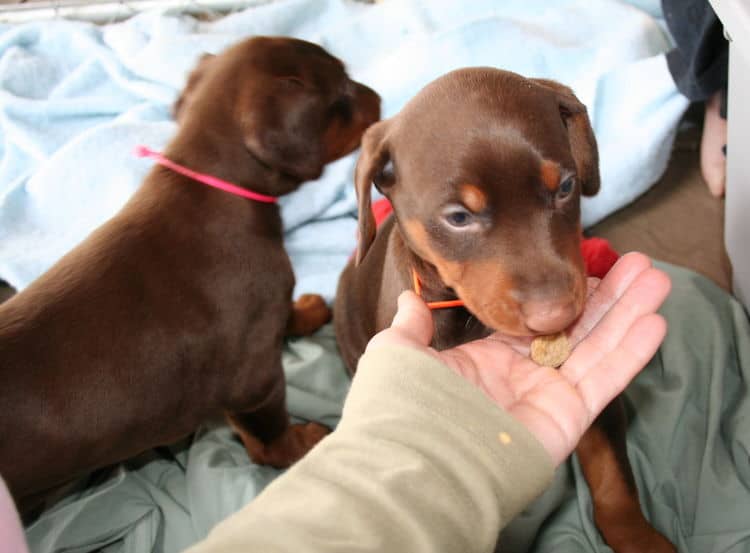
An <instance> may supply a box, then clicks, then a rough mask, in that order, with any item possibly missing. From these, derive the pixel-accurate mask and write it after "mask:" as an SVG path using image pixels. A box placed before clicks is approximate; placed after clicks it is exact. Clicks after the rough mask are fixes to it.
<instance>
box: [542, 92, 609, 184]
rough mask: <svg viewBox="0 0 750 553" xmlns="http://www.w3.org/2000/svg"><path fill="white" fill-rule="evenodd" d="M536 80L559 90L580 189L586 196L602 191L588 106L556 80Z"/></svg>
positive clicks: (562, 113)
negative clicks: (587, 111)
mask: <svg viewBox="0 0 750 553" xmlns="http://www.w3.org/2000/svg"><path fill="white" fill-rule="evenodd" d="M532 80H533V81H534V82H535V83H537V84H539V85H541V86H543V87H545V88H548V89H551V90H553V91H554V92H555V93H557V99H558V104H559V106H560V116H561V117H562V118H563V122H564V123H565V126H566V127H567V129H568V140H569V142H570V150H571V152H572V153H573V159H574V161H575V163H576V170H577V171H578V178H579V179H580V182H581V191H582V192H583V195H584V196H593V195H594V194H596V193H597V192H598V191H599V185H600V179H599V150H598V149H597V147H596V137H595V136H594V130H593V129H592V128H591V122H590V121H589V116H588V114H587V113H586V106H584V105H583V104H582V103H581V102H580V100H579V99H578V98H577V97H576V95H575V94H573V91H572V90H571V89H570V88H569V87H567V86H565V85H563V84H560V83H558V82H557V81H552V80H549V79H532Z"/></svg>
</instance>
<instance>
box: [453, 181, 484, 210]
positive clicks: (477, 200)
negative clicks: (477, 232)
mask: <svg viewBox="0 0 750 553" xmlns="http://www.w3.org/2000/svg"><path fill="white" fill-rule="evenodd" d="M459 196H460V197H461V201H462V202H463V203H464V205H465V206H466V207H468V208H469V209H470V210H471V211H472V212H473V213H479V212H481V211H483V210H484V208H486V207H487V195H486V194H485V193H484V192H483V191H482V190H481V189H480V188H479V187H478V186H477V185H475V184H462V185H461V187H460V189H459Z"/></svg>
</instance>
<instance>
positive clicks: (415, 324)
mask: <svg viewBox="0 0 750 553" xmlns="http://www.w3.org/2000/svg"><path fill="white" fill-rule="evenodd" d="M391 328H392V329H394V330H396V331H397V332H399V333H401V334H404V335H406V336H408V337H409V338H411V339H413V340H414V341H416V342H417V343H419V344H421V345H424V346H427V345H429V343H430V342H431V341H432V334H433V332H434V326H433V323H432V312H431V311H430V309H429V307H427V305H426V304H425V302H424V301H422V299H421V298H420V297H419V296H417V295H416V294H415V293H414V292H412V291H411V290H407V291H405V292H402V293H401V295H400V296H399V297H398V311H396V315H395V316H394V317H393V322H392V323H391Z"/></svg>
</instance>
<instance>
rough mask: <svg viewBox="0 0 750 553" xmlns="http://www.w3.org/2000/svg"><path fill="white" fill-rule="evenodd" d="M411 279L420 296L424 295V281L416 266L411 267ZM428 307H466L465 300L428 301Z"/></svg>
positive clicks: (415, 290)
mask: <svg viewBox="0 0 750 553" xmlns="http://www.w3.org/2000/svg"><path fill="white" fill-rule="evenodd" d="M411 280H412V284H413V286H414V292H415V293H416V294H417V295H418V296H419V297H422V282H421V281H420V280H419V275H418V274H417V270H416V269H415V268H414V267H412V268H411ZM427 307H429V308H430V309H445V308H448V307H464V302H463V300H445V301H428V302H427Z"/></svg>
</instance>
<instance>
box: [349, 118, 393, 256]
mask: <svg viewBox="0 0 750 553" xmlns="http://www.w3.org/2000/svg"><path fill="white" fill-rule="evenodd" d="M387 128H388V121H387V120H385V121H380V122H379V123H375V124H374V125H372V126H371V127H370V128H369V129H367V132H365V134H364V136H363V137H362V150H361V152H360V155H359V159H358V160H357V168H356V169H355V171H354V188H355V190H356V192H357V217H358V221H359V223H358V224H359V237H358V243H357V257H356V264H357V265H359V264H360V263H361V262H362V260H363V259H364V258H365V255H366V254H367V251H368V250H369V249H370V246H371V245H372V242H373V240H375V232H376V225H375V215H374V214H373V212H372V202H371V199H370V198H371V191H372V185H373V182H374V181H375V179H376V177H377V176H378V175H379V173H380V172H381V171H382V170H383V169H384V168H385V166H386V165H387V164H388V162H389V161H390V157H391V156H390V152H389V151H388V145H387V143H386V130H387ZM381 191H382V190H381Z"/></svg>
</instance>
